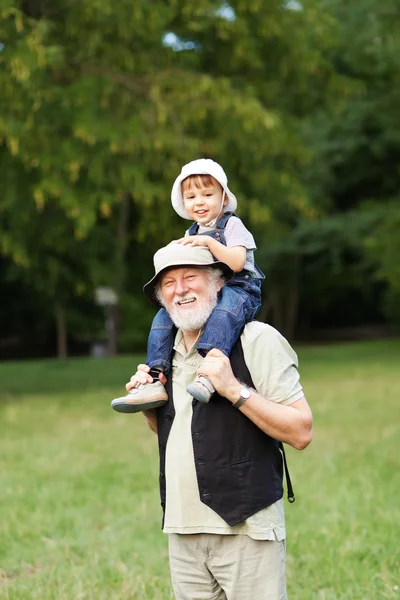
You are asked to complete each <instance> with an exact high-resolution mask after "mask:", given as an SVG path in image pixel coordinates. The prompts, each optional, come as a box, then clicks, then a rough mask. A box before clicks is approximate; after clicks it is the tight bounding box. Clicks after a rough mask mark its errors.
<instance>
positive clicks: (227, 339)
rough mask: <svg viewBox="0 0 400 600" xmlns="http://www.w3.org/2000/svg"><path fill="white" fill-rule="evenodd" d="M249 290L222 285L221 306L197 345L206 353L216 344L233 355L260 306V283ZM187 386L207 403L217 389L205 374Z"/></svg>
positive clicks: (193, 393)
mask: <svg viewBox="0 0 400 600" xmlns="http://www.w3.org/2000/svg"><path fill="white" fill-rule="evenodd" d="M246 284H247V282H246ZM248 290H249V292H247V291H246V290H245V289H244V288H242V287H240V286H228V285H225V286H224V287H223V288H222V290H221V293H220V295H219V298H218V303H217V306H216V307H215V308H214V310H213V311H212V313H211V315H210V316H209V318H208V321H207V323H206V324H205V327H204V331H203V335H202V336H201V338H200V340H199V343H198V345H197V351H198V352H199V354H201V355H202V356H205V355H206V354H207V353H208V352H209V351H210V350H212V348H218V350H221V352H223V353H224V354H226V356H229V355H230V353H231V351H232V349H233V346H234V345H235V344H236V342H237V340H238V339H239V336H240V333H241V331H242V329H243V327H244V326H245V324H246V323H248V322H249V321H252V320H253V319H254V317H255V315H256V313H257V311H258V309H259V308H260V304H261V290H260V284H259V283H258V282H257V281H254V282H250V283H249V285H248ZM186 389H187V391H188V392H189V393H190V394H191V395H192V396H193V397H194V398H196V400H199V402H203V403H206V402H208V401H209V400H210V398H211V396H212V394H213V393H214V391H215V390H214V386H213V384H212V382H211V381H210V379H209V378H208V377H205V376H204V375H198V376H197V377H196V379H195V380H194V381H193V383H191V384H190V385H189V386H188V387H187V388H186Z"/></svg>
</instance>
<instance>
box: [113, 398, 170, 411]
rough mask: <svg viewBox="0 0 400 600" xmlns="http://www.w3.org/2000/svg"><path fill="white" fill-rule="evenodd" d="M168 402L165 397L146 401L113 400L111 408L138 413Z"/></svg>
mask: <svg viewBox="0 0 400 600" xmlns="http://www.w3.org/2000/svg"><path fill="white" fill-rule="evenodd" d="M166 403H167V400H166V399H165V398H164V397H163V398H158V399H155V398H153V399H152V400H146V401H145V402H135V403H133V402H129V401H124V400H113V401H112V402H111V408H113V409H114V410H116V411H117V412H120V413H137V412H142V410H150V409H151V408H158V407H159V406H163V405H164V404H166Z"/></svg>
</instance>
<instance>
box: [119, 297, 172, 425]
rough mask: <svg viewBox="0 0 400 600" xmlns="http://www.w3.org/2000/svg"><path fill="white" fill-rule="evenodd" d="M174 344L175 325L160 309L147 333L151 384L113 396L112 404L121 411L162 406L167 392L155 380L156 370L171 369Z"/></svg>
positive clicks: (147, 362) (134, 410)
mask: <svg viewBox="0 0 400 600" xmlns="http://www.w3.org/2000/svg"><path fill="white" fill-rule="evenodd" d="M173 345H174V324H173V322H172V320H171V319H170V317H169V315H168V313H167V311H166V310H165V309H163V308H162V309H161V310H159V311H158V313H157V315H156V316H155V318H154V320H153V324H152V327H151V330H150V334H149V340H148V346H147V348H148V350H147V359H146V364H147V365H148V366H149V367H150V368H151V369H153V371H154V373H153V372H152V371H150V374H151V375H153V377H154V380H153V383H150V384H147V385H143V384H140V385H137V386H135V387H134V388H133V389H132V390H131V391H130V392H129V393H128V394H126V395H125V396H121V397H120V398H114V400H113V401H112V402H111V406H112V408H113V409H114V410H116V411H118V412H123V413H135V412H140V411H142V410H149V409H151V408H157V407H158V406H162V405H163V404H165V403H166V402H167V400H168V395H167V392H166V390H165V388H164V386H163V385H162V383H161V382H160V381H159V379H158V376H157V375H158V373H159V372H161V371H162V372H163V373H165V374H167V373H168V372H169V371H170V370H171V355H172V350H173Z"/></svg>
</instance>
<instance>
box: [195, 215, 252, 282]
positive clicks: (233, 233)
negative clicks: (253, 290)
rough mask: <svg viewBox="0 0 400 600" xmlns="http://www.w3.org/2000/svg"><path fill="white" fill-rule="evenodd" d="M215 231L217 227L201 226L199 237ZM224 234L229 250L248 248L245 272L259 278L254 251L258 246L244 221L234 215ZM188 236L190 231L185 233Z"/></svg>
mask: <svg viewBox="0 0 400 600" xmlns="http://www.w3.org/2000/svg"><path fill="white" fill-rule="evenodd" d="M214 230H215V227H205V226H204V225H199V229H198V232H197V235H199V233H206V232H207V231H214ZM224 234H225V241H226V246H227V248H233V246H244V248H246V262H245V263H244V267H243V270H246V271H249V272H250V273H251V274H252V275H253V276H254V277H259V275H258V274H257V271H256V269H255V267H254V250H256V249H257V246H256V243H255V241H254V237H253V235H252V234H251V233H250V231H249V230H248V229H247V228H246V227H245V226H244V224H243V221H241V220H240V219H239V217H236V216H234V215H232V217H230V219H229V220H228V222H227V224H226V227H225V229H224ZM188 235H189V230H187V231H186V232H185V237H187V236H188Z"/></svg>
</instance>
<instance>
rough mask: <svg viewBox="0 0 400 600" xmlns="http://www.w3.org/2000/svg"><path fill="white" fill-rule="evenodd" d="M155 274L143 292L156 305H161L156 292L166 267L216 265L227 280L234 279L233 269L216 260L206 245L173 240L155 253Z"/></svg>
mask: <svg viewBox="0 0 400 600" xmlns="http://www.w3.org/2000/svg"><path fill="white" fill-rule="evenodd" d="M153 260H154V269H155V272H156V273H155V275H154V277H153V278H152V279H150V281H149V282H148V283H146V284H145V285H144V286H143V292H144V294H145V296H146V298H148V300H150V302H152V303H153V304H155V305H156V306H161V305H160V303H159V301H158V300H157V296H156V294H155V291H156V287H157V283H158V281H159V278H160V276H161V275H162V273H164V271H165V270H166V269H171V268H173V267H192V266H196V267H216V268H219V269H221V271H222V272H223V274H224V277H225V279H226V281H229V279H232V277H233V274H234V273H233V271H232V269H231V268H230V267H228V265H226V264H225V263H223V262H220V261H215V260H214V257H213V255H212V254H211V252H210V251H209V249H208V248H206V247H205V246H190V245H185V246H184V245H183V244H178V243H177V242H171V243H170V244H168V246H164V248H160V250H157V252H156V253H155V255H154V259H153Z"/></svg>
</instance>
